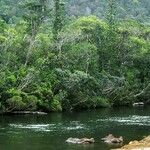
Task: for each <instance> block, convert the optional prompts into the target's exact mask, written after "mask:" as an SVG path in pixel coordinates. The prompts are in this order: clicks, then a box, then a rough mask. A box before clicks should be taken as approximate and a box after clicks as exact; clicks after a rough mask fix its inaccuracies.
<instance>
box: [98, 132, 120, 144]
mask: <svg viewBox="0 0 150 150" xmlns="http://www.w3.org/2000/svg"><path fill="white" fill-rule="evenodd" d="M101 140H102V141H104V142H105V143H108V144H117V143H122V142H123V137H122V136H120V137H119V138H117V137H114V136H113V135H112V134H109V135H108V136H106V137H104V138H102V139H101Z"/></svg>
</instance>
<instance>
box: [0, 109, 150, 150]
mask: <svg viewBox="0 0 150 150" xmlns="http://www.w3.org/2000/svg"><path fill="white" fill-rule="evenodd" d="M109 133H112V134H114V135H116V136H123V137H124V139H125V142H124V144H126V143H128V142H129V141H130V140H134V139H142V138H143V137H144V136H147V135H149V134H150V107H144V108H124V107H121V108H110V109H100V110H94V111H82V112H74V113H51V114H48V115H15V116H0V150H109V149H111V148H114V147H117V146H114V145H111V146H110V145H107V144H105V143H103V142H101V140H100V139H101V138H102V137H104V136H106V135H108V134H109ZM69 137H77V138H82V137H88V138H90V137H94V138H95V141H96V143H95V144H91V145H74V144H67V143H65V140H66V139H67V138H69ZM118 147H119V146H118Z"/></svg>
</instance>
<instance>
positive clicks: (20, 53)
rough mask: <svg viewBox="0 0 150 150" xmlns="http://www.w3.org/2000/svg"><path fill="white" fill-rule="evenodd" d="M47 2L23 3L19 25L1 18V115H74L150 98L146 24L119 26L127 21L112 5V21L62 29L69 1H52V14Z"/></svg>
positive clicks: (85, 21) (72, 23) (92, 19)
mask: <svg viewBox="0 0 150 150" xmlns="http://www.w3.org/2000/svg"><path fill="white" fill-rule="evenodd" d="M8 1H9V0H8ZM9 2H10V1H9ZM20 2H21V1H20ZM47 2H48V1H46V0H45V1H34V0H33V1H30V2H29V1H28V2H27V3H26V2H24V3H21V9H22V13H21V15H22V17H21V16H20V15H19V14H18V15H16V17H17V18H13V21H12V23H13V24H12V23H10V22H11V21H10V20H11V18H12V15H11V13H10V12H11V11H8V12H7V13H6V16H7V17H8V21H7V18H5V17H1V19H0V33H1V34H0V49H1V51H0V110H3V111H15V110H21V111H24V110H30V111H33V110H40V111H47V112H51V111H64V110H69V111H72V110H77V109H94V108H99V107H110V106H114V105H130V104H132V103H133V102H134V101H140V100H141V101H144V102H147V101H148V100H149V96H150V93H149V81H150V69H149V66H150V49H149V47H150V44H149V43H150V42H149V41H150V26H149V25H148V24H147V25H145V24H143V23H140V22H138V21H136V20H133V19H127V18H128V17H127V18H126V19H124V20H120V21H118V18H120V15H122V16H124V15H123V14H120V15H119V16H118V14H117V12H118V11H119V10H118V9H119V8H118V6H117V4H116V2H115V1H114V0H110V1H109V5H108V12H107V18H106V19H103V17H101V18H102V19H99V17H96V16H92V15H88V16H82V17H78V18H76V19H72V18H71V17H70V18H69V19H70V20H68V22H65V24H64V20H65V18H64V17H65V14H64V9H65V8H67V7H65V5H64V3H62V1H59V0H56V1H54V2H55V3H54V4H55V5H54V8H53V9H52V12H51V16H50V14H49V10H50V7H49V5H48V3H47ZM102 2H103V1H102ZM1 3H2V2H0V4H1ZM11 3H12V2H11ZM76 3H77V4H78V2H76ZM91 3H93V2H91ZM95 3H99V2H98V1H97V2H95ZM119 3H122V4H121V5H123V1H120V2H119ZM119 3H118V4H119ZM133 3H134V4H136V5H137V6H138V5H139V4H140V3H139V2H136V1H134V2H133ZM2 4H3V6H0V7H2V8H3V7H5V5H6V3H4V1H3V3H2ZM66 5H69V3H67V4H66ZM22 6H24V7H22ZM51 6H53V5H51ZM12 7H13V8H14V7H15V6H14V5H12ZM18 9H19V8H18ZM18 9H17V10H16V11H17V12H18ZM2 10H4V8H3V9H2ZM4 18H5V19H4ZM122 19H123V18H122Z"/></svg>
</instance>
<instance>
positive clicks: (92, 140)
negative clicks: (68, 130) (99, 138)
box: [66, 138, 95, 144]
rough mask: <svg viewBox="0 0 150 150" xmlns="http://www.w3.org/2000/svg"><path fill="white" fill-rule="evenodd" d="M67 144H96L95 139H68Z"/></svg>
mask: <svg viewBox="0 0 150 150" xmlns="http://www.w3.org/2000/svg"><path fill="white" fill-rule="evenodd" d="M66 142H67V143H72V144H91V143H94V142H95V141H94V138H90V139H88V138H81V139H79V138H68V139H67V140H66Z"/></svg>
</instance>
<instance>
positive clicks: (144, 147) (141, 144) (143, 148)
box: [116, 136, 150, 150]
mask: <svg viewBox="0 0 150 150" xmlns="http://www.w3.org/2000/svg"><path fill="white" fill-rule="evenodd" d="M116 150H150V136H148V137H146V138H144V139H143V140H141V141H131V142H130V143H129V144H128V145H125V146H123V147H122V148H120V149H116Z"/></svg>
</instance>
